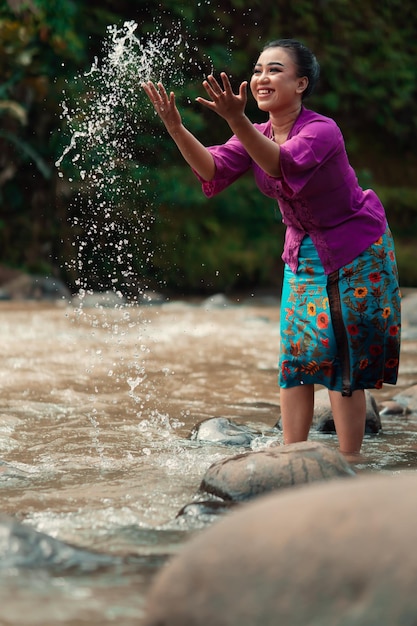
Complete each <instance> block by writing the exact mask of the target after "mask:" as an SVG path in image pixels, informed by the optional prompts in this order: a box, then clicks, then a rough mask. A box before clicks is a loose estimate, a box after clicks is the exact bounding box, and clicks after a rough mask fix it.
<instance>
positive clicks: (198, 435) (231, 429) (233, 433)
mask: <svg viewBox="0 0 417 626" xmlns="http://www.w3.org/2000/svg"><path fill="white" fill-rule="evenodd" d="M259 434H260V433H259V432H257V431H255V430H253V429H251V428H250V427H249V426H246V425H244V424H236V423H235V422H233V421H232V420H230V419H229V418H226V417H212V418H210V419H207V420H204V421H202V422H200V423H199V424H196V426H195V427H194V428H193V430H192V431H191V440H193V441H200V442H207V443H216V444H221V445H225V446H250V445H251V443H252V441H253V440H254V438H255V437H257V436H259Z"/></svg>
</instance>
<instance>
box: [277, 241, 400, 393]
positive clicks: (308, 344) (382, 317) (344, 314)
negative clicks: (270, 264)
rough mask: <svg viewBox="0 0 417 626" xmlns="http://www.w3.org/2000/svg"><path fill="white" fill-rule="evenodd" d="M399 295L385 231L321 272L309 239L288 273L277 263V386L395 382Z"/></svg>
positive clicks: (346, 389) (348, 388)
mask: <svg viewBox="0 0 417 626" xmlns="http://www.w3.org/2000/svg"><path fill="white" fill-rule="evenodd" d="M400 328H401V295H400V291H399V287H398V272H397V264H396V260H395V252H394V244H393V240H392V236H391V232H390V230H389V229H387V231H386V232H385V234H384V235H383V236H382V237H381V238H380V239H379V240H378V241H376V242H375V243H374V244H373V245H372V246H370V247H369V248H368V249H367V250H365V251H364V252H363V253H362V254H361V255H359V256H358V257H357V258H356V259H355V260H354V261H353V262H352V263H349V264H348V265H345V266H344V267H342V268H341V269H339V270H337V271H336V272H333V273H332V274H330V275H326V274H325V273H324V270H323V266H322V264H321V262H320V259H319V256H318V254H317V251H316V249H315V247H314V245H313V242H312V241H311V239H310V237H305V238H304V240H303V242H302V244H301V249H300V257H299V267H298V270H297V273H296V274H294V273H293V272H292V271H291V270H290V269H289V267H288V266H285V269H284V284H283V289H282V300H281V321H280V329H281V343H280V361H279V385H280V387H283V388H288V387H295V386H297V385H303V384H317V385H324V386H325V387H327V388H328V389H333V390H336V391H341V392H342V394H343V395H345V396H350V395H351V394H352V391H355V390H356V389H380V388H381V387H382V385H383V383H390V384H395V383H396V382H397V377H398V365H399V356H400Z"/></svg>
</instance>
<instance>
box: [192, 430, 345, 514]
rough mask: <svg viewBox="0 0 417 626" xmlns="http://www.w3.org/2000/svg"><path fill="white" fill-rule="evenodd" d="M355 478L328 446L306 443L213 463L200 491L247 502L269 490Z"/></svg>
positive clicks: (335, 452) (269, 449) (274, 447)
mask: <svg viewBox="0 0 417 626" xmlns="http://www.w3.org/2000/svg"><path fill="white" fill-rule="evenodd" d="M337 476H350V477H351V476H355V472H354V471H353V470H352V468H351V467H350V465H349V464H348V463H347V461H346V460H345V458H344V457H343V456H342V455H341V454H339V452H338V451H337V450H334V449H332V448H330V447H328V446H325V445H323V444H321V443H318V442H313V441H305V442H301V443H293V444H289V445H286V446H271V447H269V448H267V449H265V450H259V451H256V452H247V453H245V454H238V455H235V456H232V457H229V458H227V459H222V460H221V461H217V462H216V463H213V465H211V466H210V467H209V468H208V470H207V471H206V473H205V475H204V477H203V480H202V482H201V485H200V491H203V492H207V493H211V494H213V495H215V496H217V497H219V498H223V499H224V500H233V501H238V502H239V501H243V500H249V499H251V498H254V497H256V496H259V495H261V494H264V493H267V492H268V491H274V490H276V489H284V488H286V487H293V486H295V485H301V484H304V483H311V482H316V481H322V480H329V479H330V478H335V477H337Z"/></svg>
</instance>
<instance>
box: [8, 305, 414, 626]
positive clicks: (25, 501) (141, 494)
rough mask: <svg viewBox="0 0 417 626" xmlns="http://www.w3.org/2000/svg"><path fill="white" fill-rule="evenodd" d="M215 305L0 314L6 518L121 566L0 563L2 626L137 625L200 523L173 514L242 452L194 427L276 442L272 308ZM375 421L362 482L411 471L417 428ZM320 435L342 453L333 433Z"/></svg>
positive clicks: (407, 355)
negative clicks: (246, 427)
mask: <svg viewBox="0 0 417 626" xmlns="http://www.w3.org/2000/svg"><path fill="white" fill-rule="evenodd" d="M215 304H216V302H215V299H212V300H208V301H205V302H203V301H200V302H167V303H165V304H163V305H157V306H128V305H121V306H119V307H111V308H110V307H101V306H99V307H93V308H86V307H84V308H80V307H78V308H77V307H75V306H70V305H67V304H64V303H63V302H62V303H59V304H58V305H55V304H48V303H35V302H32V303H27V302H22V303H16V302H13V303H10V302H9V303H7V302H5V303H1V304H0V319H1V324H0V334H1V346H2V355H3V356H2V359H1V362H0V380H1V390H2V394H1V401H0V402H1V409H0V458H1V463H0V486H1V492H0V493H1V502H2V504H1V512H2V513H5V514H7V515H11V516H14V517H15V518H16V519H17V520H19V521H20V522H22V523H23V525H24V526H25V527H27V528H33V529H35V530H36V531H41V532H43V533H46V534H47V535H49V536H51V537H53V538H56V539H59V540H60V541H63V542H69V543H70V544H74V545H76V546H79V547H83V548H86V549H87V550H89V551H98V552H100V553H105V554H107V555H110V556H114V557H123V559H122V560H119V561H118V562H117V563H116V561H115V563H114V565H111V564H110V565H109V566H106V567H97V568H92V569H91V568H90V569H89V568H84V567H83V566H82V564H81V565H78V566H76V567H72V568H67V569H66V568H61V569H59V568H58V569H57V568H55V569H53V570H51V569H49V568H47V567H37V566H36V565H35V566H34V565H32V566H31V567H27V566H23V567H17V566H16V567H8V568H6V569H5V568H0V624H1V625H2V626H3V625H4V626H6V625H7V626H26V625H27V626H29V625H31V626H35V625H36V626H49V625H61V624H62V625H64V624H65V625H72V626H78V625H81V624H89V625H90V626H95V625H97V626H98V625H99V624H100V626H103V625H104V624H112V623H116V622H117V623H118V624H119V625H123V626H130V625H133V624H135V625H138V624H139V625H140V623H141V619H142V616H143V610H144V599H145V596H146V591H147V589H148V588H149V584H150V582H151V580H152V577H153V576H154V574H155V573H156V572H157V571H158V569H159V568H160V567H161V565H162V564H163V563H164V562H165V560H166V558H168V557H169V556H170V555H172V554H175V553H176V552H177V551H178V550H180V549H181V546H182V545H183V543H184V542H185V541H186V540H187V539H188V538H189V537H191V536H192V535H193V534H194V533H196V532H199V531H200V529H201V527H202V526H203V525H202V524H199V523H194V524H193V523H192V521H190V520H188V519H185V518H184V517H178V518H177V517H176V516H177V513H178V512H179V510H180V509H181V508H182V507H183V506H184V505H185V504H187V503H189V502H191V501H192V500H193V498H194V497H195V494H196V493H197V490H198V487H199V484H200V481H201V478H202V476H203V474H204V472H205V470H206V469H207V468H208V467H209V466H210V465H211V464H212V463H213V462H214V461H216V460H218V459H220V458H223V457H225V456H226V455H232V454H236V453H238V452H242V451H243V449H242V448H227V447H224V446H219V445H212V444H210V445H209V444H205V445H203V444H201V443H198V442H195V441H192V440H191V439H190V437H189V435H190V431H191V429H192V428H193V426H194V425H195V424H197V423H198V422H200V421H201V420H204V419H206V418H210V417H214V416H224V417H229V418H231V419H233V420H235V421H236V422H238V423H249V424H251V425H253V426H254V427H256V428H257V429H258V430H259V432H260V436H259V438H256V439H255V440H254V442H253V444H252V447H253V448H255V447H257V448H258V449H259V448H261V447H262V446H263V445H265V436H267V437H268V436H271V433H270V429H271V428H272V426H274V424H275V423H276V421H277V419H278V417H279V394H278V389H277V382H276V381H277V372H276V363H277V352H278V342H279V333H278V322H279V310H278V305H272V306H270V305H267V304H264V303H257V301H256V300H255V299H253V301H251V300H250V301H249V302H246V303H244V304H243V303H242V302H241V301H236V302H234V303H233V304H232V305H231V306H230V305H229V306H223V305H222V304H221V303H220V305H219V306H215ZM416 348H417V339H416V338H414V339H413V338H412V337H410V338H407V337H405V339H404V341H403V344H402V357H401V366H400V376H399V381H398V385H397V387H396V388H392V387H384V388H383V389H382V390H379V391H377V392H375V393H374V395H375V398H376V400H377V402H383V401H384V400H387V399H390V398H392V397H393V396H394V395H395V394H396V393H398V392H399V391H400V390H402V389H406V388H407V387H410V386H411V385H413V384H415V383H416V382H417V356H416V355H417V350H416ZM414 417H416V416H414ZM382 425H383V430H382V432H381V433H380V434H379V435H378V436H366V437H365V441H364V446H363V454H364V458H365V460H364V461H363V462H362V463H361V465H359V466H358V468H357V470H358V472H369V471H370V472H375V471H377V472H400V471H403V470H408V471H409V470H410V469H411V470H414V469H416V468H417V420H416V419H414V420H413V419H407V418H404V417H402V416H397V417H391V418H388V417H385V418H383V420H382ZM274 436H275V437H276V438H278V439H280V435H279V434H275V435H274ZM311 438H312V439H314V438H318V439H320V440H321V441H327V442H328V444H329V445H330V446H335V447H336V446H337V442H336V438H335V436H334V435H323V434H319V433H315V432H312V434H311ZM127 557H129V558H127ZM124 559H125V560H124Z"/></svg>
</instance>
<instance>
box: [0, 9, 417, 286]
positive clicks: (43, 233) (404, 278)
mask: <svg viewBox="0 0 417 626" xmlns="http://www.w3.org/2000/svg"><path fill="white" fill-rule="evenodd" d="M414 14H415V8H414V3H412V2H411V0H406V1H405V2H404V1H403V0H386V2H383V3H375V2H372V1H371V0H323V1H320V2H313V1H312V0H298V1H297V2H290V0H277V1H276V2H274V3H272V4H271V3H268V2H265V1H264V0H254V1H253V2H251V3H248V2H246V1H245V0H202V1H201V2H198V3H189V2H185V1H183V2H181V1H180V2H178V0H163V2H160V3H159V4H158V5H157V6H156V5H155V6H154V5H152V4H151V3H149V2H148V1H147V0H135V1H134V2H132V0H100V2H98V0H60V1H59V2H56V0H30V1H29V0H28V1H27V2H25V1H22V2H16V1H13V2H12V0H9V2H8V3H5V2H3V3H2V4H1V6H0V209H1V214H0V246H1V248H0V249H1V255H0V262H1V263H6V264H9V265H15V266H18V267H24V268H27V269H29V270H31V271H38V270H39V269H42V270H43V271H44V270H45V267H49V268H50V271H51V272H53V273H55V274H57V275H61V277H63V278H64V279H65V280H66V281H67V282H68V284H69V285H70V286H71V287H74V286H75V285H76V284H77V278H78V276H77V271H78V270H77V267H76V265H72V266H71V270H69V269H68V268H69V267H70V265H69V264H68V262H69V261H70V260H71V258H72V257H73V255H74V247H76V246H77V242H79V241H80V240H82V239H83V237H84V238H86V233H87V231H88V227H89V224H88V220H85V219H84V218H83V215H84V212H85V211H86V207H88V206H89V205H91V204H92V203H94V202H95V201H96V199H95V198H94V197H93V195H92V194H91V191H90V190H89V189H88V188H87V187H86V186H85V184H83V181H82V180H80V177H79V172H78V171H77V165H76V164H72V162H71V161H68V162H67V163H66V170H65V175H66V178H64V179H60V178H59V177H58V172H57V170H56V168H55V165H54V164H55V161H56V159H57V158H58V157H59V156H60V155H61V153H62V150H63V148H64V146H65V145H66V144H67V143H68V136H67V134H66V133H67V129H66V126H65V120H64V119H62V118H61V108H60V104H61V101H62V99H63V89H65V93H66V98H68V99H69V100H72V102H75V103H83V102H85V103H86V105H85V107H84V114H85V115H88V105H87V103H88V97H89V92H88V90H89V88H90V87H89V86H88V82H87V80H81V81H80V80H77V77H79V76H83V74H84V72H85V71H86V70H89V69H90V67H91V64H92V62H93V59H94V57H95V56H98V57H99V58H100V57H101V56H102V54H103V40H104V36H105V34H106V29H107V27H108V26H109V25H112V24H117V25H118V26H121V25H122V24H123V23H124V21H125V20H134V21H136V22H137V24H138V25H139V27H138V32H137V34H138V37H139V38H141V39H146V38H148V37H150V36H151V35H152V33H158V32H164V31H168V30H170V29H172V27H173V25H176V26H177V27H178V29H179V30H180V31H181V33H182V36H183V41H184V42H186V43H187V46H188V48H187V49H188V52H189V56H190V62H189V63H188V65H187V64H186V65H185V67H184V68H183V70H182V74H181V76H177V77H176V78H175V80H173V84H172V85H171V84H167V87H168V89H171V88H174V89H175V93H176V97H177V102H178V105H179V107H180V110H181V112H182V114H183V119H184V123H185V124H186V126H187V127H188V128H190V130H192V132H194V133H195V134H197V136H198V137H199V138H200V139H201V140H202V141H203V143H205V144H215V143H221V142H223V141H224V140H225V139H227V138H228V136H229V135H230V131H229V129H228V127H227V125H226V124H225V123H224V122H223V121H222V120H219V119H217V118H216V117H215V116H214V115H213V114H212V113H211V112H210V111H206V110H201V107H199V106H198V105H196V104H195V98H196V96H197V95H201V94H203V93H204V92H203V90H202V86H201V82H202V80H203V78H204V76H205V75H206V74H207V73H208V72H211V71H214V72H215V73H218V72H219V71H220V70H223V69H224V70H225V71H227V72H228V73H229V75H230V77H231V81H232V84H233V85H234V87H235V88H236V87H238V85H239V84H240V82H241V81H242V80H246V79H248V78H249V76H250V73H251V67H252V65H253V62H254V61H255V60H256V58H257V56H258V54H259V50H260V48H261V47H262V46H263V44H264V43H266V42H267V41H269V40H272V39H276V38H279V37H296V38H298V39H301V40H302V41H304V42H305V43H306V44H307V45H308V46H310V47H311V48H312V49H313V50H314V51H315V52H316V54H317V57H318V59H319V61H320V64H321V69H322V72H321V81H320V84H319V88H318V90H317V93H316V94H315V95H314V96H313V97H312V98H311V100H310V102H309V103H307V104H308V106H311V108H315V109H317V110H319V111H320V112H321V113H324V114H327V115H330V116H332V117H334V118H335V119H336V121H337V122H338V124H339V125H340V126H341V128H342V131H343V133H344V135H345V138H346V142H347V148H348V152H349V155H350V158H351V161H352V163H353V165H354V166H355V167H356V169H357V171H358V175H359V179H360V181H361V183H362V184H363V185H364V186H373V187H375V188H376V189H377V191H378V192H379V193H380V195H381V198H382V200H383V202H384V204H385V206H386V209H387V214H388V218H389V221H390V224H391V227H392V230H393V233H394V236H395V238H396V243H397V256H398V261H399V265H400V276H401V282H402V284H403V285H404V286H406V285H411V284H414V285H415V284H417V278H416V276H415V269H414V267H415V266H416V264H415V252H414V250H415V246H414V245H413V241H415V237H416V236H417V216H416V208H415V207H416V206H417V203H416V199H417V198H416V181H415V171H416V167H417V157H416V152H415V145H416V141H417V98H416V95H417V94H416V84H417V83H416V80H415V59H416V58H417V36H416V35H417V23H416V20H415V18H414ZM191 57H192V59H191ZM134 88H135V86H134V84H132V89H133V92H134ZM82 108H83V107H82V106H81V109H82ZM247 113H248V116H249V117H250V118H251V119H252V120H253V121H262V120H263V119H265V118H264V116H263V114H261V113H260V112H259V111H258V109H257V107H256V104H255V102H254V101H253V99H252V98H251V96H249V100H248V105H247ZM80 115H82V110H80ZM118 115H119V119H120V124H119V126H118V127H117V132H119V133H121V134H123V133H127V132H128V130H127V129H131V128H134V129H135V130H136V135H135V141H134V146H133V158H132V159H126V158H124V159H121V160H119V161H118V165H117V172H116V173H117V180H118V183H120V185H121V186H122V187H123V189H124V193H123V197H120V198H119V201H118V204H117V206H116V208H115V209H114V210H115V215H114V216H113V217H114V218H115V219H116V221H118V230H119V232H120V233H123V234H124V237H125V240H126V241H127V242H128V243H127V244H126V247H127V249H128V250H129V251H130V252H129V254H130V253H131V254H132V255H133V260H132V266H133V270H132V271H133V275H134V277H135V280H137V281H140V280H143V281H146V282H147V283H153V284H155V285H156V286H157V285H161V284H162V285H166V286H167V287H169V288H171V289H173V290H175V289H181V290H182V291H184V292H192V291H205V292H208V291H214V290H215V291H218V290H231V289H235V288H237V287H239V288H241V287H245V286H250V285H253V284H255V283H258V284H261V285H270V284H274V285H275V284H277V283H278V282H279V281H280V278H281V276H280V272H281V261H280V256H281V251H282V238H283V227H282V225H281V223H280V218H279V216H278V215H277V209H276V205H275V204H274V203H273V202H272V204H271V201H270V200H268V199H267V198H264V197H263V196H261V194H260V193H259V192H258V190H257V189H256V188H255V185H254V182H253V180H252V179H251V178H250V177H249V178H246V177H245V178H242V179H241V180H239V181H238V182H237V183H235V185H233V187H232V188H231V189H229V190H226V191H225V192H223V193H222V194H220V195H219V196H217V197H216V198H214V199H212V200H209V201H208V200H207V199H206V198H204V196H203V195H202V193H201V190H200V185H199V183H198V181H196V180H195V178H194V177H193V175H192V174H191V173H190V171H189V169H188V168H187V167H186V166H185V165H184V164H183V163H182V161H181V160H180V157H179V155H178V150H177V148H176V147H175V145H174V144H173V142H172V141H171V140H170V138H169V137H168V136H167V134H166V133H165V132H164V130H163V128H162V127H161V123H160V121H159V120H158V118H157V117H156V116H155V115H154V113H153V111H152V109H151V107H150V106H149V103H148V102H147V100H146V97H145V96H144V94H143V93H142V91H141V90H140V88H139V85H138V86H137V96H136V98H135V99H134V101H133V102H132V104H131V106H130V105H129V107H128V108H126V110H124V111H118ZM80 121H81V120H80ZM100 158H102V155H100V154H99V153H97V151H96V152H95V151H94V150H91V151H88V150H85V151H84V152H83V154H82V159H83V162H84V167H85V168H86V169H87V170H88V168H89V166H90V167H91V166H92V165H93V164H94V163H95V162H96V161H97V159H100ZM69 177H72V178H74V183H73V184H72V185H70V184H69V183H68V180H67V179H68V178H69ZM79 191H81V195H80V194H79ZM106 193H107V194H108V195H109V196H112V194H113V197H114V195H117V189H112V186H111V185H109V186H108V189H107V191H106ZM144 214H147V215H149V220H148V221H147V222H146V223H147V224H148V226H147V227H146V228H147V229H148V228H149V230H147V229H146V231H144V232H142V231H140V229H139V227H137V228H135V220H136V219H138V220H139V221H140V220H141V219H142V218H143V215H144ZM103 220H104V217H103ZM74 223H76V224H77V226H74ZM149 224H152V226H149ZM99 226H100V227H101V226H102V227H103V228H104V227H105V226H106V225H105V223H104V221H103V224H101V225H99ZM114 237H116V235H114ZM87 239H88V237H87ZM112 241H113V240H112V237H107V241H106V237H105V236H103V238H102V241H101V242H100V244H99V245H98V244H97V242H94V241H89V242H88V245H87V246H86V255H87V257H88V261H89V266H90V267H92V268H93V270H92V271H91V281H90V284H91V286H92V287H93V288H104V287H109V286H111V281H110V282H108V283H106V280H107V281H108V276H109V273H111V272H110V268H109V264H111V261H110V260H109V258H110V257H109V255H106V254H103V253H99V249H101V250H102V251H103V250H108V249H109V248H108V246H110V245H114V241H113V242H112ZM100 246H101V248H100ZM149 247H150V249H151V251H152V255H150V254H149ZM145 249H146V255H147V256H146V259H147V260H146V261H144V256H143V254H144V250H145ZM118 281H119V284H120V285H125V287H126V289H128V288H129V287H128V286H127V282H126V280H125V278H124V277H123V276H120V277H118Z"/></svg>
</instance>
